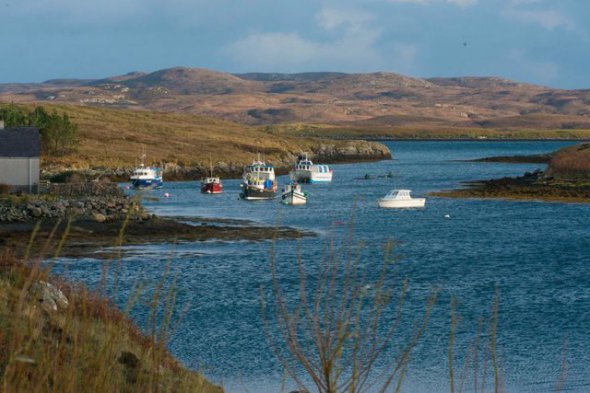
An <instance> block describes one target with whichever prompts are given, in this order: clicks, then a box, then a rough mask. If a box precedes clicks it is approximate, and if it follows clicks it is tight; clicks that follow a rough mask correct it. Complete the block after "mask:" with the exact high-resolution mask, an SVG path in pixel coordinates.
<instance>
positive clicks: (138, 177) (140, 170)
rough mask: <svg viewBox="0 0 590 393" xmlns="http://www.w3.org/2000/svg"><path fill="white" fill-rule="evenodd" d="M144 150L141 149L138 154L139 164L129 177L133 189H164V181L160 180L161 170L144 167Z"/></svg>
mask: <svg viewBox="0 0 590 393" xmlns="http://www.w3.org/2000/svg"><path fill="white" fill-rule="evenodd" d="M145 157H146V154H145V149H144V148H143V147H142V151H141V154H140V157H139V159H140V164H139V166H138V167H137V168H135V169H134V170H133V174H131V176H130V177H129V180H130V181H131V185H132V186H133V188H137V189H146V188H162V187H164V180H163V178H162V170H161V169H160V168H158V167H153V166H145V164H144V161H145Z"/></svg>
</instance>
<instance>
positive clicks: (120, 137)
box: [23, 103, 389, 169]
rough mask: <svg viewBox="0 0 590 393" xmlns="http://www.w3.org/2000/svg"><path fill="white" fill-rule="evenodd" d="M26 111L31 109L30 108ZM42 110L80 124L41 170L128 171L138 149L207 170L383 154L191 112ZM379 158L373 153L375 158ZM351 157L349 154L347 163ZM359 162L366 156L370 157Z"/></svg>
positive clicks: (361, 145) (74, 107)
mask: <svg viewBox="0 0 590 393" xmlns="http://www.w3.org/2000/svg"><path fill="white" fill-rule="evenodd" d="M23 106H25V105H23ZM25 107H27V108H28V109H32V108H34V105H26V106H25ZM43 107H44V108H45V109H46V110H47V111H48V112H52V111H54V110H56V111H57V112H59V113H65V114H67V115H68V116H69V118H70V119H71V120H72V122H74V123H75V124H77V125H78V126H79V135H78V136H79V145H78V148H77V151H76V152H74V153H72V154H68V155H65V156H61V157H54V156H44V157H43V160H42V163H43V165H44V166H45V167H48V166H68V167H72V168H76V169H86V168H90V167H106V168H129V167H133V166H135V165H137V164H138V162H139V156H140V154H141V152H142V150H144V151H145V153H146V155H147V159H146V163H151V162H155V163H170V164H172V165H173V166H174V165H178V166H179V167H191V166H203V167H206V168H209V162H210V160H211V161H212V163H213V165H220V166H222V165H225V166H227V165H228V164H232V163H233V164H236V165H237V166H239V167H240V168H241V167H242V166H243V165H244V164H245V163H248V162H250V161H252V159H254V158H255V157H256V153H257V152H260V153H261V154H262V155H263V156H264V158H265V159H267V160H269V161H271V162H273V163H275V164H277V163H281V162H283V163H289V164H292V162H293V160H294V157H296V155H297V154H299V153H301V152H302V151H308V152H314V151H317V152H318V154H320V153H319V152H320V151H321V150H322V146H324V147H326V146H328V147H329V148H330V149H331V151H334V152H335V153H334V154H332V153H330V151H325V152H324V153H325V156H326V157H331V156H334V157H333V158H334V159H335V160H337V159H338V154H339V153H338V151H341V152H346V151H347V150H350V149H349V148H350V147H351V146H352V147H359V148H361V152H360V153H358V154H356V155H357V156H362V155H363V153H362V151H365V150H366V148H367V146H373V147H377V150H383V151H387V149H386V148H385V147H383V146H380V145H379V144H374V143H373V144H371V143H361V142H359V141H325V140H321V139H319V138H314V137H301V136H290V135H277V134H274V133H272V132H269V131H268V130H266V129H265V128H256V127H251V126H246V125H240V124H236V123H232V122H228V121H224V120H218V119H214V118H210V117H205V116H198V115H191V114H183V113H168V112H148V111H142V110H129V109H105V108H97V107H88V106H78V105H47V104H45V103H44V104H43ZM363 149H365V150H363ZM322 151H323V150H322ZM387 155H389V151H387ZM384 157H385V156H382V155H377V156H376V157H375V159H383V158H384ZM355 158H356V157H354V154H353V155H352V156H351V159H355ZM361 158H367V159H370V158H371V157H370V154H369V156H367V157H361ZM222 163H223V164H222Z"/></svg>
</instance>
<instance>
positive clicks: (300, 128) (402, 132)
mask: <svg viewBox="0 0 590 393" xmlns="http://www.w3.org/2000/svg"><path fill="white" fill-rule="evenodd" d="M266 128H267V129H268V130H269V131H271V132H273V133H275V134H279V135H285V136H293V137H320V138H340V139H355V138H360V139H506V140H510V139H541V140H542V139H573V140H588V139H590V129H575V130H568V129H532V128H520V129H519V128H509V129H504V128H466V127H440V126H432V125H426V126H424V127H420V126H401V127H390V128H388V127H383V126H375V127H371V126H370V125H367V126H362V127H347V126H337V125H325V124H316V125H312V124H282V125H274V126H267V127H266Z"/></svg>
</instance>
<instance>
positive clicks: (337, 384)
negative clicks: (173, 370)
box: [262, 229, 436, 393]
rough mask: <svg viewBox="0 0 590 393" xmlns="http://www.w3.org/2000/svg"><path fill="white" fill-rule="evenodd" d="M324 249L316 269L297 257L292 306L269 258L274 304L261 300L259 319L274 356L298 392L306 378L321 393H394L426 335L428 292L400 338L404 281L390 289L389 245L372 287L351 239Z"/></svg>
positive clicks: (430, 302)
mask: <svg viewBox="0 0 590 393" xmlns="http://www.w3.org/2000/svg"><path fill="white" fill-rule="evenodd" d="M351 232H352V229H351ZM326 248H327V250H326V252H325V255H324V257H323V258H322V260H321V263H319V264H318V265H317V270H316V269H315V268H314V269H313V270H310V271H308V270H307V266H305V264H304V262H303V261H302V259H301V257H300V256H299V257H298V258H297V260H298V261H297V268H298V271H299V291H298V292H299V293H298V299H296V300H295V301H294V302H295V304H292V303H291V302H290V299H289V298H288V296H287V294H286V291H285V289H284V284H283V283H281V280H280V279H279V272H278V271H277V264H276V261H275V256H274V250H273V252H272V253H271V272H272V295H271V296H272V298H270V299H269V301H268V302H267V301H266V300H267V298H266V297H264V294H263V302H262V313H263V321H264V326H265V331H266V334H267V337H268V340H269V342H270V343H271V347H272V348H273V350H274V352H275V355H276V356H277V357H278V359H279V361H280V362H281V363H282V365H283V367H284V368H285V371H286V373H287V374H288V375H289V376H290V377H291V378H292V379H293V380H294V381H295V383H296V384H297V385H298V387H299V388H300V389H302V390H309V389H308V388H307V387H306V382H305V381H306V379H307V380H309V379H310V380H311V381H312V383H313V385H315V387H316V389H317V391H318V392H321V393H336V392H351V393H357V392H366V391H368V390H371V391H377V392H385V391H387V390H388V389H389V388H390V387H391V388H393V387H395V389H396V391H399V389H400V388H401V382H402V380H403V377H404V375H405V372H406V368H407V364H408V361H409V359H410V354H411V352H412V350H413V349H414V347H415V346H416V344H417V342H418V341H419V339H420V337H421V336H422V334H423V333H424V331H425V328H426V324H427V321H428V319H429V316H430V312H431V310H432V307H433V305H434V302H435V299H436V295H435V293H434V291H433V293H432V294H431V295H430V297H429V298H428V300H427V301H426V305H425V311H424V314H423V315H421V316H420V317H418V319H417V320H415V321H414V329H413V331H412V332H411V334H409V335H405V336H404V335H403V334H402V333H400V332H399V331H398V330H399V329H398V328H399V326H400V323H401V322H402V317H403V316H404V313H403V312H402V310H403V307H404V302H405V300H406V294H407V290H408V282H407V281H406V280H402V279H396V280H394V281H395V282H397V283H398V285H392V284H391V283H392V278H393V277H395V269H394V267H395V263H394V260H393V258H392V244H391V243H389V244H388V245H387V246H386V248H385V252H384V258H383V263H382V264H381V266H377V267H375V266H373V271H375V270H374V269H375V268H376V269H377V271H378V274H377V275H376V277H375V276H374V277H373V279H372V280H371V279H370V277H371V274H370V273H371V272H370V270H369V269H371V268H370V267H368V266H363V264H362V263H361V260H362V250H363V245H362V244H353V243H352V235H351V234H349V237H348V239H347V240H346V241H345V242H344V245H343V246H340V247H336V246H335V244H334V242H333V241H331V242H330V243H329V244H328V246H327V247H326ZM308 278H309V279H308ZM368 292H370V295H369V294H368ZM267 309H269V310H271V314H269V313H268V312H267ZM400 342H401V344H400ZM377 364H379V367H377ZM377 368H378V369H379V371H377ZM302 374H305V375H307V378H306V377H305V376H304V375H302Z"/></svg>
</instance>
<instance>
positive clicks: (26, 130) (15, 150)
mask: <svg viewBox="0 0 590 393" xmlns="http://www.w3.org/2000/svg"><path fill="white" fill-rule="evenodd" d="M39 153H40V143H39V130H38V129H37V128H35V127H18V128H5V129H3V130H0V157H39Z"/></svg>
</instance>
